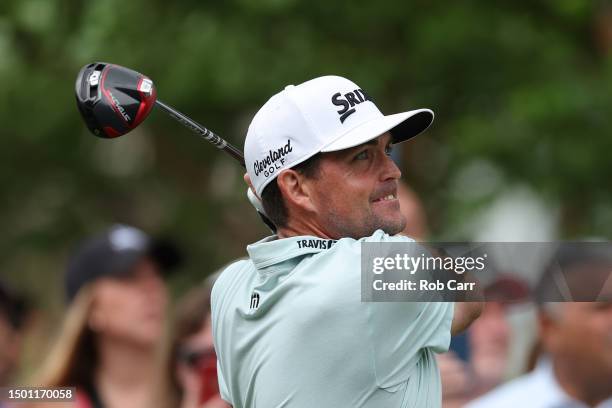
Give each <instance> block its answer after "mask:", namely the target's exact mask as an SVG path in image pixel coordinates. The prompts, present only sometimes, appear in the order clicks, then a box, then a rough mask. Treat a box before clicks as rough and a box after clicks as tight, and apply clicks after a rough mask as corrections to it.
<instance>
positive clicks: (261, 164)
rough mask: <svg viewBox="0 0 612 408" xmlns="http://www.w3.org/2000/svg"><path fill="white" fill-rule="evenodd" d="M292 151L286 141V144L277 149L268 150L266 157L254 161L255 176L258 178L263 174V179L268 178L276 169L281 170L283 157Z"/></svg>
mask: <svg viewBox="0 0 612 408" xmlns="http://www.w3.org/2000/svg"><path fill="white" fill-rule="evenodd" d="M292 151H293V147H291V140H289V139H287V143H286V144H285V145H284V146H282V147H279V148H278V149H274V150H269V151H268V154H267V155H266V157H264V158H263V159H261V160H255V163H253V170H254V171H255V175H256V176H259V174H260V173H263V174H264V176H265V177H269V176H271V175H272V174H274V172H275V171H276V170H278V169H281V168H282V167H283V165H284V164H285V156H286V155H288V154H289V153H291V152H292Z"/></svg>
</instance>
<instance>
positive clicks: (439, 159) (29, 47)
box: [0, 0, 612, 307]
mask: <svg viewBox="0 0 612 408" xmlns="http://www.w3.org/2000/svg"><path fill="white" fill-rule="evenodd" d="M610 7H611V6H610V3H609V2H607V1H578V0H533V1H530V2H516V1H507V0H502V1H495V2H484V1H475V0H473V1H469V0H466V1H461V2H451V1H446V2H431V1H424V0H414V1H394V0H379V1H367V2H365V1H348V0H340V1H320V0H311V1H299V0H257V1H256V0H229V1H223V2H207V1H193V0H191V1H180V2H169V1H160V0H147V1H145V0H130V1H124V0H98V1H79V0H3V1H2V2H0V124H1V127H0V135H1V137H2V144H1V147H0V190H1V192H2V200H0V228H1V231H2V233H1V234H0V254H1V256H0V274H1V275H2V278H5V277H6V278H7V279H8V280H11V281H13V282H15V283H16V285H17V286H19V287H23V288H27V289H28V290H29V291H30V292H32V293H34V294H35V295H36V297H37V298H38V299H40V301H41V302H42V304H44V305H52V306H53V305H54V306H56V307H59V306H60V305H61V295H60V293H61V274H62V272H63V266H64V263H65V261H66V257H67V255H68V253H69V251H70V249H71V248H72V247H73V246H74V244H75V243H76V242H77V241H78V239H79V238H81V237H83V236H84V235H86V234H88V233H92V232H95V231H98V230H100V229H101V228H104V227H105V226H107V225H108V224H109V223H112V222H124V223H130V224H134V225H137V226H139V227H142V228H144V229H146V230H147V231H149V232H152V233H156V234H164V235H169V236H172V237H175V238H176V239H177V240H178V242H179V243H180V244H181V245H183V246H184V247H185V249H186V251H187V254H188V255H189V263H188V264H187V266H186V267H185V268H184V269H183V270H182V271H181V273H180V274H179V275H178V276H177V277H175V278H174V281H173V284H174V287H175V290H176V291H181V290H182V289H183V288H185V287H186V286H188V285H190V284H191V283H193V282H196V281H199V280H201V279H202V278H203V277H204V276H206V275H208V274H210V273H211V272H212V271H214V270H215V269H217V268H218V267H220V266H221V265H223V264H224V263H226V262H228V261H230V260H231V259H233V258H235V257H238V256H242V255H244V254H245V251H244V247H245V245H246V244H248V243H250V242H253V241H255V240H257V239H259V238H260V237H261V236H263V235H264V234H266V232H267V231H266V229H265V228H264V227H263V226H262V225H260V223H259V221H258V219H257V217H256V215H255V213H254V211H252V210H251V208H250V206H249V204H248V203H247V200H246V199H245V197H244V195H245V194H244V193H245V187H244V186H243V184H242V180H241V176H242V175H241V171H240V169H239V168H238V166H236V165H235V164H234V163H233V161H232V160H231V159H229V158H228V157H226V156H225V155H222V154H219V153H218V152H217V151H215V149H214V148H212V147H211V146H209V145H208V144H207V143H205V142H203V141H201V140H198V138H197V137H195V136H193V135H192V134H191V133H190V132H188V131H187V130H186V129H184V128H182V127H181V126H180V125H178V124H177V123H175V122H174V121H172V120H171V119H169V118H168V117H166V116H165V115H163V114H162V113H160V112H154V113H153V114H152V115H151V117H150V118H149V119H148V120H147V122H146V123H145V124H144V125H143V126H142V128H140V129H138V130H137V131H135V132H134V134H132V135H130V136H129V137H126V138H122V139H119V140H115V141H108V140H101V139H96V138H94V137H92V136H91V135H89V134H88V133H87V131H86V130H85V128H84V126H83V124H82V123H81V121H80V118H79V116H78V114H77V111H76V107H75V103H74V96H73V88H74V80H75V76H76V73H77V72H78V70H79V69H80V67H81V66H83V65H85V64H87V63H89V62H92V61H108V62H114V63H117V64H121V65H124V66H127V67H131V68H133V69H135V70H137V71H140V72H143V73H145V74H147V75H148V76H150V77H151V78H153V80H154V81H155V83H156V85H157V88H158V93H159V95H160V98H161V99H162V100H164V101H166V102H168V103H170V104H171V105H173V106H176V107H177V108H178V109H179V110H182V111H183V112H185V113H187V114H189V115H190V116H192V117H193V118H194V119H196V120H198V121H200V122H202V123H204V124H205V125H207V126H208V127H210V128H211V129H213V130H215V131H216V132H217V133H219V134H221V135H223V136H225V137H226V138H228V139H230V140H231V141H233V142H234V143H235V144H237V145H239V146H242V141H243V138H244V135H245V132H246V128H247V126H248V123H249V121H250V118H251V117H252V115H253V114H254V112H255V111H256V109H257V108H258V107H259V106H260V105H261V104H263V102H265V100H266V99H267V98H268V97H269V96H271V95H272V94H273V93H275V92H277V91H279V90H280V89H282V87H283V86H284V85H286V84H289V83H300V82H302V81H304V80H307V79H310V78H313V77H315V76H319V75H323V74H331V73H333V74H339V75H344V76H347V77H349V78H351V79H353V80H354V81H355V82H356V83H358V84H359V85H360V86H362V87H363V88H364V89H366V90H367V92H368V93H369V94H370V95H372V96H373V97H374V98H375V99H376V101H377V103H378V105H379V106H380V107H381V109H382V110H383V111H384V112H387V113H393V112H398V111H402V110H406V109H412V108H417V107H431V108H433V109H434V110H435V111H436V114H437V120H436V123H435V124H434V126H433V127H432V128H431V129H430V131H428V134H427V135H426V136H422V137H419V138H417V139H416V140H415V141H414V142H411V143H409V144H408V145H407V146H404V147H403V149H404V160H403V170H404V175H405V179H406V180H407V181H408V182H409V184H411V185H412V186H413V187H414V188H415V189H416V190H417V191H418V192H419V193H420V194H421V195H422V197H423V199H424V201H425V204H426V208H427V211H428V213H429V214H430V218H431V220H432V230H433V235H434V237H444V238H463V237H461V236H458V235H456V233H453V231H458V230H459V229H458V228H459V226H460V225H461V224H462V223H464V222H466V220H469V219H470V217H473V216H474V215H475V214H477V213H478V212H479V211H480V210H481V209H482V208H483V207H484V206H486V205H487V203H489V202H490V201H491V200H492V199H494V198H495V197H497V196H499V194H501V193H503V192H504V191H505V188H506V187H507V186H509V185H512V184H513V183H522V184H526V185H529V186H531V188H533V189H534V190H535V191H537V192H538V193H539V194H540V195H541V197H542V199H543V200H545V202H547V203H549V204H550V206H551V208H553V207H554V208H558V209H559V210H560V214H561V219H560V221H561V227H560V231H561V234H562V235H561V238H571V237H576V236H581V235H599V236H608V237H609V236H610V234H611V233H612V205H611V199H612V191H611V189H610V187H611V184H610V176H611V175H612V165H611V164H610V152H612V137H611V135H612V126H611V123H610V116H611V109H610V107H611V106H612V103H611V102H612V59H611V57H610V53H609V50H610V44H611V43H612V40H611V39H610V37H611V35H610V30H611V29H610V27H611V24H612V18H611V17H610V16H611V11H610V10H611V8H610ZM483 162H485V163H487V166H485V167H484V168H485V169H493V170H494V171H495V172H496V174H497V175H498V179H499V181H498V183H497V184H495V185H493V187H492V188H488V189H485V191H484V193H481V194H470V186H469V183H468V188H467V189H463V190H458V189H457V188H456V185H455V184H456V183H457V174H461V172H462V171H463V170H464V169H465V168H467V167H469V166H470V165H473V164H474V163H483ZM485 172H486V171H485ZM499 175H501V176H499ZM484 177H485V178H486V174H485V175H484ZM500 177H501V178H500ZM468 181H469V180H468ZM474 183H478V180H475V181H474ZM474 187H475V188H476V187H478V186H476V185H475V186H474ZM453 234H455V235H453Z"/></svg>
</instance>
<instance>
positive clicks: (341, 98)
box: [331, 89, 372, 123]
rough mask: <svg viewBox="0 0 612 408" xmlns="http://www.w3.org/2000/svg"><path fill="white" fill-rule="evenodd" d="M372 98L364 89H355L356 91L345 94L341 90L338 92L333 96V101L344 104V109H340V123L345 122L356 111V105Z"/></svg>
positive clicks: (340, 104)
mask: <svg viewBox="0 0 612 408" xmlns="http://www.w3.org/2000/svg"><path fill="white" fill-rule="evenodd" d="M371 100H372V99H371V98H370V97H369V96H368V94H366V93H365V92H364V91H363V89H355V90H354V91H352V92H347V93H345V94H344V95H343V94H342V93H341V92H337V93H335V94H333V95H332V97H331V102H332V103H333V104H334V105H336V106H342V109H340V110H339V111H338V115H340V123H344V121H345V120H346V118H348V117H349V116H351V115H352V114H353V113H355V108H354V106H356V105H359V104H360V103H362V102H365V101H371Z"/></svg>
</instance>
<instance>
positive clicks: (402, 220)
mask: <svg viewBox="0 0 612 408" xmlns="http://www.w3.org/2000/svg"><path fill="white" fill-rule="evenodd" d="M327 225H328V227H329V230H330V232H331V233H332V234H333V235H335V236H336V239H340V238H353V239H360V238H363V237H369V236H370V235H372V234H374V232H375V231H376V230H379V229H380V230H383V231H384V232H385V233H387V234H389V235H396V234H399V233H400V232H402V231H403V230H404V228H406V217H404V215H403V214H401V213H399V214H398V217H397V218H391V217H381V216H378V215H376V214H373V213H372V212H371V211H368V214H367V216H365V217H363V218H362V219H360V220H358V221H357V222H353V223H349V222H348V220H346V219H343V218H342V217H341V216H339V215H338V214H336V213H335V211H333V210H331V211H330V212H329V213H328V217H327Z"/></svg>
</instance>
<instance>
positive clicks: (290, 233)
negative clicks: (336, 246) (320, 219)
mask: <svg viewBox="0 0 612 408" xmlns="http://www.w3.org/2000/svg"><path fill="white" fill-rule="evenodd" d="M276 235H278V237H279V238H290V237H299V236H302V235H311V236H313V237H319V238H324V239H338V238H337V237H333V236H331V234H330V233H329V232H327V231H326V230H325V228H322V227H321V226H319V225H317V224H313V223H305V222H292V223H290V224H289V225H287V226H286V227H283V228H279V229H278V231H277V232H276Z"/></svg>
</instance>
